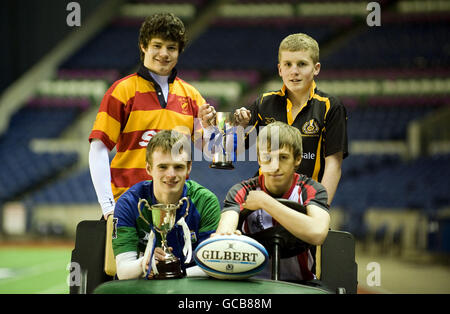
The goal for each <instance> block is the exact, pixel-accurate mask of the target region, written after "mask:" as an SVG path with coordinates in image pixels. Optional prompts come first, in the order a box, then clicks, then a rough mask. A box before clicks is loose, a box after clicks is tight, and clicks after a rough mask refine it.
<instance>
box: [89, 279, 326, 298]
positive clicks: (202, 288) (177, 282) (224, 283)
mask: <svg viewBox="0 0 450 314" xmlns="http://www.w3.org/2000/svg"><path fill="white" fill-rule="evenodd" d="M94 293H97V294H326V293H328V292H327V291H326V290H323V289H320V288H316V287H310V286H305V285H300V284H294V283H289V282H284V281H274V280H265V279H247V280H219V279H214V278H206V277H185V278H181V279H166V280H145V279H135V280H114V281H108V282H105V283H103V284H101V285H100V286H98V287H97V288H96V289H95V291H94Z"/></svg>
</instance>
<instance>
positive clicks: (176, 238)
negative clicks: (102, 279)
mask: <svg viewBox="0 0 450 314" xmlns="http://www.w3.org/2000/svg"><path fill="white" fill-rule="evenodd" d="M185 196H187V197H188V198H189V203H190V204H189V205H190V206H189V213H188V215H187V216H186V217H185V221H186V224H187V225H188V227H189V230H190V232H191V240H192V250H195V248H196V247H197V245H198V244H199V243H200V242H202V241H203V240H205V239H207V238H209V236H210V235H211V233H213V232H215V231H216V229H217V226H218V224H219V220H220V203H219V200H218V199H217V197H216V195H214V193H212V192H211V191H210V190H208V189H206V188H205V187H203V186H201V185H200V184H198V183H197V182H195V181H192V180H187V181H186V183H185V185H184V188H183V195H182V197H185ZM139 199H146V200H147V201H148V203H149V204H150V205H152V204H156V203H158V202H157V201H156V198H155V195H154V194H153V181H151V180H149V181H142V182H139V183H137V184H135V185H134V186H132V187H131V188H130V189H129V190H128V191H127V192H125V193H124V194H123V195H122V196H121V197H120V198H119V200H118V201H117V203H116V207H115V210H114V228H113V237H112V238H113V239H112V244H113V250H114V255H115V256H117V255H118V254H121V253H125V252H131V251H132V252H137V253H138V256H139V253H140V252H142V253H144V252H145V248H146V245H147V240H148V237H149V235H150V230H151V224H152V214H151V211H150V210H148V209H147V208H146V207H145V206H144V205H141V213H142V217H143V218H144V219H145V220H144V219H143V218H142V217H140V215H139V210H138V207H137V205H138V202H139ZM186 207H187V203H186V202H183V205H182V206H181V207H180V208H178V209H177V214H176V221H178V220H179V219H180V218H181V217H182V216H184V214H185V213H186ZM146 221H147V222H148V223H149V224H150V225H149V224H148V223H147V222H146ZM155 234H156V246H160V245H161V236H160V234H159V233H158V232H155ZM167 242H168V246H169V247H172V248H173V251H172V253H173V254H174V255H175V256H177V257H178V258H179V259H180V260H181V261H182V264H184V260H185V258H184V256H183V251H182V250H183V246H184V238H183V229H182V227H181V226H179V225H175V226H174V227H173V229H172V230H171V231H170V232H169V233H168V235H167Z"/></svg>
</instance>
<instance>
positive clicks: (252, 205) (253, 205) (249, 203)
mask: <svg viewBox="0 0 450 314" xmlns="http://www.w3.org/2000/svg"><path fill="white" fill-rule="evenodd" d="M267 197H270V196H269V195H268V194H267V193H265V192H264V191H250V192H249V193H248V195H247V198H246V199H245V202H244V203H243V204H242V206H244V208H246V209H250V210H257V209H261V208H263V207H264V206H263V204H264V200H265V199H266V198H267Z"/></svg>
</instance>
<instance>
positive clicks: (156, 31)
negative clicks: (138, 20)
mask: <svg viewBox="0 0 450 314" xmlns="http://www.w3.org/2000/svg"><path fill="white" fill-rule="evenodd" d="M152 38H161V39H164V40H171V41H175V42H177V43H178V51H179V52H180V53H181V52H182V51H183V50H184V48H185V47H186V42H187V37H186V29H185V27H184V24H183V22H182V21H181V20H180V19H179V18H178V17H176V16H175V15H174V14H173V13H157V14H154V15H152V16H149V17H147V18H146V19H145V21H144V23H142V25H141V29H140V32H139V53H140V57H141V61H144V53H143V52H142V50H141V46H142V47H144V48H147V47H148V43H149V42H150V41H151V40H152Z"/></svg>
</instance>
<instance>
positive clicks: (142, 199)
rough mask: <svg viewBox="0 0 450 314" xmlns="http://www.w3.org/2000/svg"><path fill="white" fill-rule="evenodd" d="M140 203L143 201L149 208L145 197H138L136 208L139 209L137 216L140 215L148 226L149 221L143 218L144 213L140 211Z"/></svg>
mask: <svg viewBox="0 0 450 314" xmlns="http://www.w3.org/2000/svg"><path fill="white" fill-rule="evenodd" d="M142 203H144V206H145V207H147V208H150V205H149V204H148V201H147V200H146V199H145V198H140V199H139V202H138V205H137V208H138V211H139V217H141V218H142V220H144V221H145V223H146V224H147V225H149V226H150V223H149V222H148V221H147V219H145V218H144V215H142V212H141V204H142Z"/></svg>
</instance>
